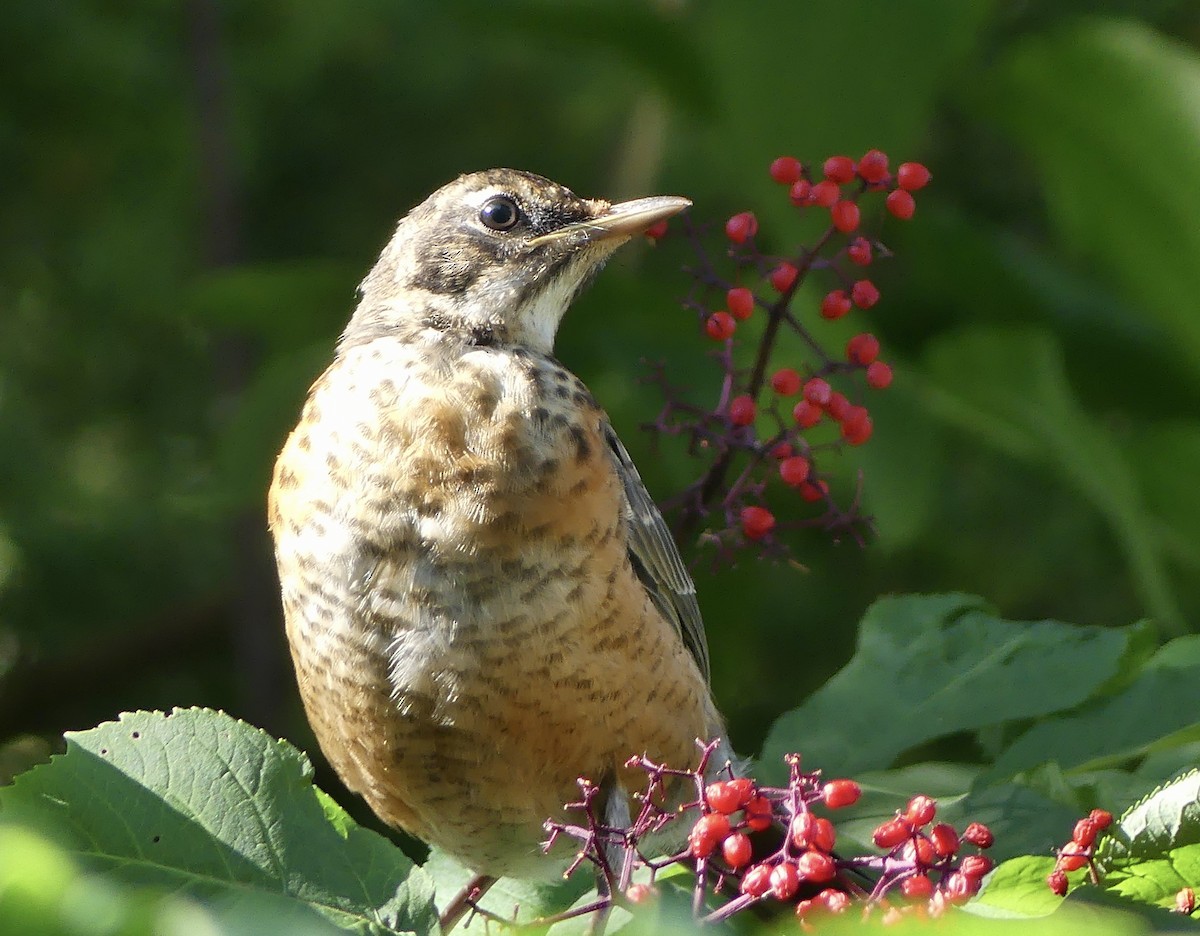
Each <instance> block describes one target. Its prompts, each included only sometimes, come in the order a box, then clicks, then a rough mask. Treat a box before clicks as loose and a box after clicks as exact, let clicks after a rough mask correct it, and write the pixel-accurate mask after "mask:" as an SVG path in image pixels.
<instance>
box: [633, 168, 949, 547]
mask: <svg viewBox="0 0 1200 936" xmlns="http://www.w3.org/2000/svg"><path fill="white" fill-rule="evenodd" d="M770 175H771V177H772V179H774V180H775V181H776V182H777V183H779V184H781V185H783V186H786V188H787V192H788V197H789V199H790V201H791V203H792V204H793V205H794V206H795V207H796V208H797V209H798V210H800V211H805V212H809V211H816V212H821V213H822V215H821V217H822V218H825V219H827V225H826V226H825V228H824V231H823V233H821V234H820V235H819V236H818V237H817V238H816V240H815V241H814V242H813V243H812V244H809V245H802V246H800V247H799V248H797V249H796V250H794V251H792V252H790V253H788V254H786V255H776V254H772V253H764V252H763V251H762V250H760V249H759V247H758V245H757V240H756V239H757V237H758V219H757V218H756V216H755V215H754V214H753V213H752V212H749V211H744V212H740V213H738V214H735V215H733V216H732V217H731V218H729V219H728V221H727V222H726V223H725V238H726V240H727V242H728V244H729V249H728V259H729V260H730V261H732V264H733V267H734V269H733V272H732V273H731V274H729V275H726V274H723V273H722V272H720V271H719V270H718V267H717V265H716V264H715V263H713V262H712V260H711V259H710V257H709V254H708V253H707V252H706V250H705V248H704V245H703V241H702V237H701V235H702V233H703V231H702V230H701V229H700V228H698V227H696V226H691V225H690V222H689V221H688V220H687V219H686V218H685V224H687V225H688V226H687V227H686V229H685V234H686V235H687V237H688V239H689V243H690V247H691V250H692V251H693V252H694V253H695V255H696V258H697V260H698V262H697V263H695V264H694V265H693V266H691V267H690V268H689V269H688V273H689V274H690V275H691V277H692V278H693V280H694V282H695V286H694V288H693V290H692V293H691V294H690V295H689V296H688V297H687V299H686V300H685V302H684V305H685V307H687V308H689V309H690V310H692V312H693V313H694V314H695V315H696V316H697V319H698V320H699V323H700V327H701V329H702V331H703V334H704V335H706V336H707V337H708V338H709V339H711V340H712V341H714V342H717V343H719V344H720V346H721V347H720V350H719V351H718V352H717V353H716V355H715V356H716V358H717V360H718V361H719V362H720V364H721V366H722V369H723V371H724V379H723V381H722V385H721V390H720V393H719V395H718V398H717V400H716V402H715V405H712V406H698V405H692V404H689V403H686V402H684V401H683V399H682V397H681V394H679V393H678V392H676V391H675V389H674V388H672V387H671V386H670V385H669V384H668V382H667V380H666V377H665V374H664V372H663V369H662V367H661V366H660V367H658V368H657V369H656V370H655V373H654V377H653V379H655V380H656V381H657V382H658V383H659V384H660V385H661V386H662V388H663V390H664V394H665V396H666V404H665V406H664V408H663V410H662V411H661V412H660V414H659V416H658V418H657V420H656V421H655V422H654V423H653V424H652V425H651V426H650V427H649V428H651V429H653V430H655V431H657V432H659V433H663V434H672V435H685V436H687V437H688V438H689V440H690V443H691V444H690V448H691V450H692V452H693V453H697V452H704V453H706V454H710V455H711V457H712V461H711V463H710V465H709V467H708V469H707V470H706V471H705V473H704V474H703V476H702V477H700V478H699V479H698V480H697V481H696V482H694V483H693V484H692V485H690V486H689V487H688V488H687V490H685V491H684V492H683V494H682V495H681V496H680V497H679V498H678V499H677V501H676V502H675V503H674V504H672V505H670V506H674V507H678V508H679V509H680V510H681V511H682V516H683V526H684V529H685V532H691V529H689V528H696V529H698V528H700V526H701V525H702V524H708V523H710V520H709V515H710V514H711V513H713V512H714V510H717V511H719V515H720V516H721V518H722V520H723V523H722V524H719V525H718V529H717V530H710V531H709V538H710V539H712V540H714V541H716V542H717V543H718V544H724V545H725V546H726V547H729V546H736V545H740V544H743V543H745V542H747V541H750V542H754V543H758V544H760V547H761V548H762V549H763V550H765V551H769V552H777V553H778V552H782V551H783V548H782V546H781V544H780V543H779V541H778V539H777V535H778V533H779V532H781V531H782V530H783V529H785V528H787V527H798V526H822V527H824V528H825V529H827V530H830V531H831V532H832V533H833V534H834V535H835V536H837V535H841V534H843V533H849V534H851V535H853V536H855V537H856V538H858V539H860V540H861V538H862V535H861V531H862V529H863V528H865V527H867V526H868V525H869V524H868V521H866V520H865V518H863V517H861V516H860V515H859V513H858V496H857V493H856V495H855V497H854V500H853V502H852V503H851V505H850V506H849V507H848V508H846V509H842V508H839V507H838V506H837V504H836V502H835V500H834V498H833V496H832V494H831V491H830V485H829V482H828V480H827V479H826V478H825V477H823V476H822V473H821V472H820V471H819V470H818V467H817V459H818V456H820V455H821V454H822V453H823V452H827V451H836V450H840V449H841V448H842V447H843V446H846V445H849V446H856V445H862V444H864V443H865V442H867V441H868V440H869V439H870V438H871V435H872V432H873V430H874V426H873V424H872V420H871V414H870V412H869V410H868V408H867V407H866V406H865V405H864V404H863V395H864V394H863V391H864V390H866V391H872V390H882V389H885V388H886V387H888V386H889V385H890V384H891V382H892V376H893V375H892V368H891V366H890V365H889V364H888V363H887V362H886V361H884V360H882V359H881V358H880V356H879V355H880V342H879V339H878V338H876V337H875V336H874V335H873V334H871V333H870V332H866V331H864V332H862V333H860V334H857V335H854V336H853V337H852V338H850V340H849V341H848V342H847V343H846V345H845V348H844V350H837V351H835V350H833V349H830V348H827V347H826V346H825V344H823V343H822V342H821V341H820V340H819V338H818V334H817V332H816V331H815V330H814V326H817V325H819V323H820V322H821V321H822V320H828V321H832V320H836V319H840V318H843V317H845V316H846V315H848V314H850V313H852V312H853V311H854V310H860V311H865V310H868V309H871V308H873V307H874V306H875V305H876V304H877V303H878V302H879V299H880V292H879V289H878V287H877V286H876V285H875V284H874V282H872V281H871V279H869V278H867V277H866V276H865V275H864V273H865V268H867V267H869V266H871V264H872V263H874V262H875V260H876V259H877V258H880V257H888V256H891V252H890V251H889V250H888V249H887V247H885V246H884V244H883V243H881V242H880V241H879V239H878V238H877V237H875V236H873V235H870V234H868V233H866V232H865V231H864V230H863V205H864V204H865V203H866V200H867V199H868V198H869V197H871V196H873V195H875V194H876V193H886V195H885V199H884V207H885V209H886V211H887V212H888V213H890V214H891V215H892V216H893V217H895V218H899V219H902V220H907V219H908V218H911V217H912V215H913V212H914V210H915V205H916V202H915V199H914V195H913V193H914V192H916V191H918V190H920V189H921V188H923V187H924V186H925V185H926V184H927V183H928V182H929V179H930V174H929V170H928V169H926V168H925V167H924V166H923V165H921V164H920V163H912V162H910V163H904V164H902V165H901V166H899V167H898V168H897V169H896V170H895V171H894V172H893V171H892V170H891V169H890V168H889V165H888V157H887V155H886V154H884V153H882V152H880V151H879V150H871V151H869V152H867V153H865V154H864V155H863V156H862V157H861V158H859V159H858V160H857V161H855V160H853V159H851V158H850V157H848V156H831V157H830V158H829V159H827V160H825V162H824V164H823V166H822V167H821V169H820V172H819V174H818V173H816V172H813V171H812V170H810V168H809V167H807V166H805V165H804V164H803V163H801V162H800V161H799V160H797V159H795V158H794V157H791V156H781V157H779V158H778V159H776V160H775V161H774V162H773V163H772V164H771V167H770ZM818 175H819V177H818ZM666 231H667V228H666V227H665V226H660V227H657V228H656V229H654V230H652V231H650V232H648V233H649V234H650V235H651V236H652V237H654V238H655V239H658V238H661V237H662V236H663V235H665V233H666ZM812 275H819V276H820V277H822V278H825V279H828V280H831V281H832V282H831V283H830V287H831V288H829V289H827V290H825V291H824V293H823V295H822V297H821V298H820V300H819V302H817V303H816V304H815V308H813V309H812V310H811V314H810V313H809V312H808V311H806V310H805V309H803V308H801V306H802V303H801V301H800V292H799V291H800V288H801V286H803V285H804V284H805V283H806V282H807V281H808V280H809V278H810V276H812ZM755 326H758V327H756V328H755V331H753V332H751V334H753V336H754V337H753V338H751V339H750V341H749V342H748V343H747V344H749V346H750V347H751V348H752V363H751V364H750V366H749V367H748V368H742V367H739V366H738V365H737V364H735V346H737V345H738V344H739V338H741V337H743V336H744V334H745V330H746V329H747V328H750V327H755ZM784 329H788V330H791V331H793V332H795V333H796V334H798V335H799V336H800V338H801V340H802V343H803V345H804V347H805V348H807V349H808V354H807V358H806V359H805V360H802V361H796V362H778V363H776V361H775V358H776V354H777V348H778V340H779V337H780V333H781V332H782V331H783V330H784ZM780 364H783V365H784V366H780ZM739 456H745V457H746V460H747V462H748V463H747V464H746V465H745V466H744V467H742V468H739V467H738V466H737V465H736V464H735V463H736V462H738V460H739ZM735 471H737V474H736V475H734V472H735ZM731 477H732V478H733V479H734V480H732V482H729V483H727V479H728V478H731ZM779 483H782V485H783V486H784V488H786V489H791V490H793V491H795V492H796V493H797V494H799V495H800V498H801V499H802V500H804V501H806V502H809V503H823V504H824V505H825V512H824V514H822V515H820V516H817V517H811V516H808V517H806V518H804V519H801V520H798V521H792V522H790V523H780V522H778V521H777V519H776V515H775V511H774V510H773V509H772V508H771V507H770V506H768V504H767V501H768V489H769V488H770V487H772V486H773V485H776V484H779Z"/></svg>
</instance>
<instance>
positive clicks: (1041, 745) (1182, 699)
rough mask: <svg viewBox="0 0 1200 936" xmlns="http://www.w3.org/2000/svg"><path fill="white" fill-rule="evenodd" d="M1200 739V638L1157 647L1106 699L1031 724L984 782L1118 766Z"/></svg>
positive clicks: (995, 765) (1003, 754)
mask: <svg viewBox="0 0 1200 936" xmlns="http://www.w3.org/2000/svg"><path fill="white" fill-rule="evenodd" d="M1198 739H1200V637H1197V636H1190V637H1180V638H1177V639H1176V640H1173V641H1171V642H1170V643H1168V644H1166V645H1165V646H1164V647H1162V648H1161V649H1160V650H1159V651H1158V652H1157V653H1156V654H1155V656H1154V658H1153V659H1152V660H1150V661H1149V662H1148V663H1147V665H1146V667H1145V668H1144V669H1143V671H1142V672H1141V673H1139V674H1138V676H1137V678H1136V679H1134V680H1133V681H1132V682H1131V683H1130V684H1129V685H1127V686H1125V687H1124V688H1122V689H1121V691H1119V692H1117V693H1116V694H1114V695H1112V696H1110V697H1109V698H1106V699H1103V700H1100V701H1093V702H1092V703H1090V704H1089V705H1088V706H1087V707H1086V708H1084V709H1083V710H1082V711H1080V712H1078V713H1074V714H1071V715H1068V716H1065V717H1062V718H1055V719H1053V720H1050V721H1044V722H1041V723H1039V724H1037V725H1034V726H1033V727H1032V728H1030V729H1029V731H1027V732H1025V733H1024V734H1023V735H1021V737H1019V738H1018V739H1017V740H1016V741H1015V742H1014V743H1013V744H1012V746H1011V747H1009V748H1008V750H1006V751H1004V752H1003V753H1002V754H1001V755H1000V757H999V758H997V760H996V763H995V764H994V765H993V766H992V768H991V770H989V771H988V773H987V774H986V775H985V776H986V779H989V780H992V781H994V780H996V779H998V778H1000V777H1005V776H1010V775H1012V774H1015V773H1018V772H1020V771H1023V770H1028V769H1029V768H1031V767H1034V766H1036V765H1038V764H1042V763H1045V762H1047V761H1054V762H1055V763H1057V764H1058V765H1059V766H1061V767H1062V768H1064V769H1071V768H1077V767H1097V766H1102V765H1104V764H1115V763H1120V762H1121V761H1123V760H1127V759H1128V758H1130V757H1132V756H1134V755H1136V754H1144V753H1146V752H1148V751H1149V750H1151V749H1152V748H1154V747H1156V746H1159V745H1162V744H1164V743H1167V742H1168V741H1170V742H1171V743H1176V744H1178V743H1184V742H1187V741H1194V740H1198Z"/></svg>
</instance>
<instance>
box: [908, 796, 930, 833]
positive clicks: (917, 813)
mask: <svg viewBox="0 0 1200 936" xmlns="http://www.w3.org/2000/svg"><path fill="white" fill-rule="evenodd" d="M936 813H937V803H936V802H935V801H934V800H933V799H932V798H930V797H928V796H923V795H918V796H914V797H913V798H912V799H910V800H909V801H908V808H907V809H905V810H904V821H905V822H907V823H908V825H909V827H910V828H913V829H919V828H921V826H923V825H928V824H929V823H930V822H932V821H933V817H934V815H935V814H936Z"/></svg>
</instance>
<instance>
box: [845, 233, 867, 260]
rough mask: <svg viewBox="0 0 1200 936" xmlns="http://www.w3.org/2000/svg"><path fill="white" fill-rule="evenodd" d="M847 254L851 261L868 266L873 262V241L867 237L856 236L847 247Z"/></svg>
mask: <svg viewBox="0 0 1200 936" xmlns="http://www.w3.org/2000/svg"><path fill="white" fill-rule="evenodd" d="M846 256H847V257H849V258H850V262H851V263H856V264H858V265H859V266H867V265H868V264H869V263H870V262H871V242H870V241H869V240H867V239H866V238H865V237H856V238H854V240H852V241H851V242H850V246H849V247H847V248H846Z"/></svg>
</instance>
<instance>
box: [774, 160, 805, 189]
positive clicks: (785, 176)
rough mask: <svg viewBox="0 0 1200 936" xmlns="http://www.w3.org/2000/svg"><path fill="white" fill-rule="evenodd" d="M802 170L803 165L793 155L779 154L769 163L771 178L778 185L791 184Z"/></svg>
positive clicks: (797, 178) (796, 179)
mask: <svg viewBox="0 0 1200 936" xmlns="http://www.w3.org/2000/svg"><path fill="white" fill-rule="evenodd" d="M803 171H804V166H803V165H801V163H800V160H798V159H796V157H794V156H780V157H779V158H778V159H776V160H775V161H774V162H773V163H771V178H772V179H774V180H775V181H776V182H778V183H779V184H780V185H793V184H794V183H795V182H797V181H798V180H799V178H800V173H802V172H803Z"/></svg>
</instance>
